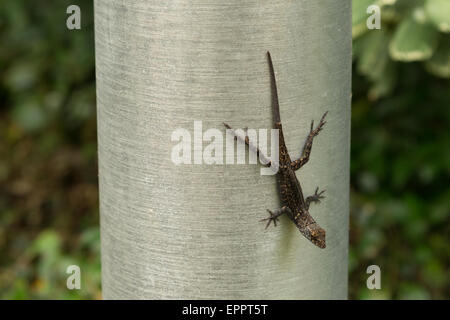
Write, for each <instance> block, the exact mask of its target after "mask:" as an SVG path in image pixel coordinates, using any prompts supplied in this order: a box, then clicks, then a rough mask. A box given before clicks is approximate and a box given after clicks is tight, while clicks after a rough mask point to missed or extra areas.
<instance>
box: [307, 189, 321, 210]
mask: <svg viewBox="0 0 450 320" xmlns="http://www.w3.org/2000/svg"><path fill="white" fill-rule="evenodd" d="M324 192H325V190H322V191H320V192H319V187H317V188H316V191H315V192H314V195H312V196H309V197H307V198H306V206H307V208H309V205H310V204H311V203H312V202H314V203H320V199H323V198H325V196H323V193H324Z"/></svg>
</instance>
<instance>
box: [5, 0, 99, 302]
mask: <svg viewBox="0 0 450 320" xmlns="http://www.w3.org/2000/svg"><path fill="white" fill-rule="evenodd" d="M72 3H73V1H48V0H45V1H40V2H39V5H34V4H32V3H31V2H29V1H26V0H16V1H5V2H4V3H2V10H1V11H0V38H1V43H2V46H1V47H0V101H1V106H2V108H1V111H0V135H1V141H2V143H1V144H0V190H2V192H1V193H0V251H1V252H2V254H1V255H0V299H5V298H9V299H50V298H52V299H85V298H86V299H91V298H99V297H100V248H99V241H100V238H99V232H98V191H97V168H96V119H95V83H94V78H95V77H94V74H95V73H94V35H93V23H92V21H93V12H92V11H93V8H92V1H90V0H83V1H77V4H78V5H79V6H80V8H81V10H82V29H81V30H76V31H69V30H67V28H66V17H67V14H66V8H67V6H69V5H70V4H72ZM72 264H76V265H78V266H80V268H81V288H82V289H81V290H72V291H71V290H68V289H67V288H66V279H67V277H68V274H66V268H67V267H68V266H69V265H72Z"/></svg>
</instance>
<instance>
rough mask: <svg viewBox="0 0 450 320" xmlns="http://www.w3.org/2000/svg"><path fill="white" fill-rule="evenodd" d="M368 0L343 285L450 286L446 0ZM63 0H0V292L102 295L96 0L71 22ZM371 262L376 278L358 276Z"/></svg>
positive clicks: (355, 292) (377, 294) (429, 293)
mask: <svg viewBox="0 0 450 320" xmlns="http://www.w3.org/2000/svg"><path fill="white" fill-rule="evenodd" d="M373 2H374V1H373V0H354V1H353V5H354V15H353V25H354V28H353V33H354V36H355V42H354V58H355V68H354V74H353V105H352V154H351V159H352V160H351V222H350V227H351V228H350V261H349V269H350V270H349V272H350V279H349V283H350V298H354V299H392V298H397V299H411V298H420V299H428V298H434V299H437V298H448V297H450V292H449V291H450V283H449V281H450V271H449V269H448V265H449V261H450V241H449V235H450V224H449V221H450V188H449V186H450V166H449V163H450V148H449V145H450V131H449V130H448V128H449V127H450V108H448V106H449V101H450V84H449V81H448V80H445V77H448V76H449V75H450V72H449V71H450V63H449V61H450V58H449V53H450V41H448V39H449V38H448V37H449V36H450V35H449V34H448V31H449V30H448V18H449V17H450V14H448V12H449V10H448V6H449V3H450V1H448V0H428V1H422V0H397V1H394V0H383V1H382V0H380V1H377V3H379V4H380V5H382V17H383V21H382V29H381V30H373V31H368V30H367V28H366V26H365V23H366V19H367V17H368V15H367V14H366V12H365V10H366V8H367V6H368V5H370V4H372V3H373ZM70 4H72V1H66V0H59V1H49V0H44V1H40V2H39V5H31V2H30V1H27V0H15V1H7V2H4V3H3V5H2V10H1V11H0V38H1V43H2V44H3V45H2V46H1V47H0V101H1V106H2V108H1V109H0V135H1V141H2V142H1V144H0V190H2V191H1V192H0V252H1V253H2V254H1V255H0V298H10V299H92V298H100V296H101V294H100V236H99V226H98V223H99V221H98V191H97V165H96V119H95V82H94V80H95V77H94V75H95V72H94V36H93V23H92V21H93V20H92V19H93V18H92V1H91V0H78V1H77V4H78V5H79V6H80V7H81V11H82V29H81V30H77V31H68V30H67V29H66V27H65V19H66V17H67V15H66V13H65V10H66V8H67V6H68V5H70ZM419 39H422V40H419ZM414 52H418V53H420V54H419V55H417V54H415V53H414ZM412 53H414V54H412ZM411 56H412V57H413V58H414V57H415V58H416V59H418V58H417V57H419V58H420V60H421V61H417V62H408V63H404V60H408V58H409V60H411ZM400 60H401V61H400ZM424 66H425V68H423V67H424ZM425 70H427V71H425ZM368 97H369V99H368ZM72 264H76V265H78V266H80V268H81V279H82V283H81V287H82V289H81V290H73V291H70V290H67V288H66V279H67V276H68V275H67V274H66V273H65V272H66V268H67V266H69V265H72ZM371 264H377V265H379V266H380V268H381V273H382V290H379V291H378V290H368V289H367V288H366V279H367V274H366V272H365V270H366V268H367V267H368V266H369V265H371Z"/></svg>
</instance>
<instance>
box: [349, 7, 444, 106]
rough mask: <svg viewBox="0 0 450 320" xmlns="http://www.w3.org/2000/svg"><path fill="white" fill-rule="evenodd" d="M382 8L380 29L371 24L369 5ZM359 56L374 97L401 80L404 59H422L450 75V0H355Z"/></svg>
mask: <svg viewBox="0 0 450 320" xmlns="http://www.w3.org/2000/svg"><path fill="white" fill-rule="evenodd" d="M372 4H375V5H378V6H380V8H381V20H382V22H381V29H380V30H376V29H374V30H369V29H368V28H367V26H366V21H367V19H368V18H369V14H368V13H367V8H368V6H370V5H372ZM352 22H353V32H352V33H353V38H354V46H355V50H354V59H355V60H356V68H357V70H358V72H359V73H360V74H362V75H364V76H366V77H367V78H368V79H370V82H371V83H372V87H371V89H370V90H369V93H368V96H369V98H370V99H371V100H376V99H378V98H381V97H384V96H388V95H389V94H390V93H392V91H393V90H394V88H395V86H396V85H397V84H398V82H399V80H398V72H397V69H398V68H399V67H400V66H399V65H400V64H401V63H405V62H415V61H420V62H422V63H423V65H424V67H425V69H426V70H427V71H428V72H430V73H432V74H433V75H435V76H437V77H441V78H450V1H448V0H356V1H353V21H352Z"/></svg>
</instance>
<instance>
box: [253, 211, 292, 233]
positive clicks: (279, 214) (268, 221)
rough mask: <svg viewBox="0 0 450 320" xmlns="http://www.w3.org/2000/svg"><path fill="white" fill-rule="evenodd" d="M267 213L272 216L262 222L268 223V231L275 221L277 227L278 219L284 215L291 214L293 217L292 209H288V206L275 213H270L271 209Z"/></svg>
mask: <svg viewBox="0 0 450 320" xmlns="http://www.w3.org/2000/svg"><path fill="white" fill-rule="evenodd" d="M267 211H268V212H269V213H270V216H269V217H268V218H266V219H261V220H260V221H267V225H266V229H267V228H268V227H269V225H270V223H271V222H272V221H273V225H274V226H275V227H276V226H277V220H278V217H279V216H281V215H282V214H283V213H289V214H290V215H292V211H291V209H289V207H287V206H283V207H281V208H280V209H278V210H275V211H274V212H272V211H270V210H269V209H267Z"/></svg>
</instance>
